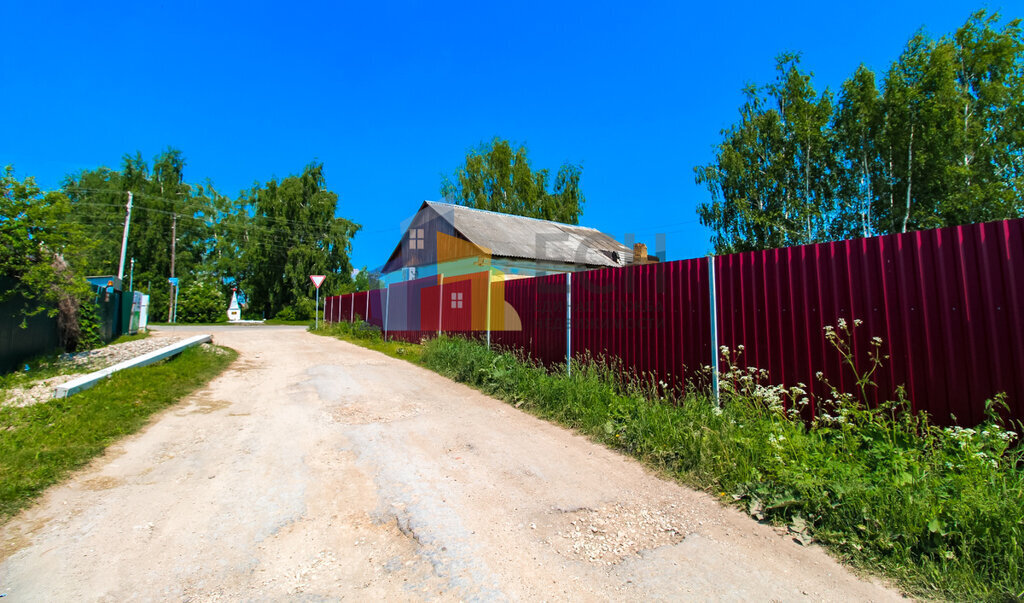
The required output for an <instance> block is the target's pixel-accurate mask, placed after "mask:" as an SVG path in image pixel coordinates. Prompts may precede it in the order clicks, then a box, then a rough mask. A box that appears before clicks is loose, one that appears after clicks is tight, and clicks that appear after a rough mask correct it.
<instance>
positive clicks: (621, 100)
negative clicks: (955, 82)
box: [0, 0, 1024, 267]
mask: <svg viewBox="0 0 1024 603" xmlns="http://www.w3.org/2000/svg"><path fill="white" fill-rule="evenodd" d="M211 4H213V3H206V2H196V1H190V0H184V1H181V2H133V3H129V4H111V3H84V2H66V3H60V2H58V3H54V2H45V1H37V2H10V3H6V6H5V7H4V11H3V13H4V21H5V22H6V25H5V27H4V35H3V36H2V37H0V74H2V84H0V86H2V89H0V116H2V117H3V124H2V126H0V128H2V129H0V165H6V164H14V166H15V168H16V169H17V172H18V174H19V175H20V176H27V175H31V176H35V177H36V179H37V181H38V182H39V183H40V185H42V186H43V187H44V188H54V187H57V186H58V185H59V183H60V181H61V179H62V178H63V176H64V175H65V174H67V173H69V172H76V171H78V170H81V169H86V168H94V167H97V166H100V165H106V166H109V167H118V166H119V165H120V161H121V156H122V155H123V154H124V153H134V152H135V151H136V150H138V151H140V152H142V154H143V156H144V157H145V158H147V160H148V159H151V158H152V157H153V156H154V155H156V154H157V153H159V152H160V151H161V150H162V149H164V148H166V147H167V146H168V145H170V146H174V147H176V148H179V149H181V150H182V151H183V152H184V153H185V156H186V159H187V162H188V164H187V167H186V179H187V180H188V181H190V182H199V181H201V180H204V179H206V178H210V179H212V181H213V182H214V184H215V186H216V187H217V188H218V189H219V190H221V191H222V192H224V193H226V194H229V195H232V196H234V195H235V194H236V193H237V192H238V191H239V190H241V189H243V188H248V187H249V186H251V185H252V184H253V183H254V182H255V181H265V180H267V179H269V178H271V177H275V176H276V177H279V178H280V177H285V176H288V175H289V174H293V173H297V172H299V171H301V170H302V168H303V166H304V165H306V164H307V163H308V162H310V161H312V160H314V159H316V160H319V161H323V162H324V163H325V166H326V171H327V180H328V186H329V187H330V188H331V189H332V190H334V191H335V192H337V193H338V194H339V195H340V197H341V200H340V207H339V215H343V216H346V217H348V218H351V219H353V220H355V221H356V222H358V223H360V224H362V225H363V231H362V232H361V233H360V234H359V235H358V236H357V237H356V239H355V241H354V246H353V264H354V265H355V266H357V267H358V266H362V265H368V266H370V267H374V266H378V265H380V264H382V263H383V262H384V260H386V259H387V255H388V254H389V253H390V251H391V249H392V248H393V247H394V245H395V244H396V243H397V240H398V237H399V235H400V233H399V230H398V229H399V225H400V224H401V222H402V221H403V220H404V219H406V218H408V217H409V216H410V215H411V214H412V213H413V212H415V210H416V209H417V208H418V206H419V204H420V202H421V201H422V200H424V199H437V198H439V196H440V195H439V192H438V191H439V186H440V180H441V175H442V174H443V173H451V172H453V171H454V170H455V168H456V167H457V166H458V165H459V163H460V162H461V161H462V160H463V159H464V157H465V153H466V150H467V149H469V148H470V147H474V146H476V145H477V144H478V143H480V142H481V141H485V140H489V139H491V138H492V137H494V136H501V137H504V138H508V139H510V140H513V141H516V142H522V143H525V144H526V145H527V147H528V149H529V151H530V157H531V161H532V163H533V164H534V166H535V167H538V168H540V167H547V168H550V169H551V170H552V172H554V171H557V168H558V166H559V165H561V163H562V162H564V161H572V162H580V163H582V164H583V166H584V172H583V190H584V193H585V194H586V196H587V204H586V206H585V208H584V213H583V217H582V219H581V223H582V224H584V225H587V226H593V227H595V228H598V229H600V230H603V231H605V232H608V233H610V234H612V235H614V236H615V237H617V238H619V239H620V240H622V239H623V238H624V235H625V234H626V233H635V235H636V238H637V240H638V241H643V242H646V243H648V245H649V246H650V247H652V248H653V246H654V240H655V234H656V233H658V232H663V233H666V239H667V255H668V258H669V259H682V258H688V257H695V256H700V255H703V254H705V253H706V252H707V251H708V249H709V244H708V236H709V233H708V232H707V231H706V230H704V229H703V228H702V227H701V226H700V225H699V224H698V223H697V221H696V214H695V211H694V208H695V206H696V205H697V203H699V202H701V201H703V200H705V199H706V198H707V193H706V192H705V191H704V190H703V189H702V188H701V187H698V186H697V185H696V184H694V180H693V167H694V166H695V165H699V164H702V163H707V162H708V161H710V159H711V157H712V146H713V145H714V144H716V143H717V142H718V141H719V140H720V138H721V137H720V134H719V131H720V130H721V129H723V128H726V127H728V126H729V125H730V124H731V123H732V122H733V121H734V120H735V117H736V115H737V109H738V107H739V105H740V102H741V94H740V89H741V88H742V87H743V85H744V84H745V83H748V82H756V83H763V82H766V81H768V80H769V79H771V78H772V77H773V67H774V57H775V56H776V55H777V54H779V53H780V52H783V51H790V50H792V51H800V52H802V53H803V64H804V66H805V67H806V68H808V69H810V70H812V71H813V72H814V73H815V76H816V77H815V81H816V84H817V86H818V88H819V89H820V88H822V87H824V86H829V87H830V88H832V89H833V90H835V89H837V88H838V86H839V85H840V83H841V82H842V81H843V79H844V78H845V77H847V76H848V75H849V74H850V73H852V72H853V70H854V69H855V68H856V67H857V65H858V64H859V63H862V62H863V63H865V64H866V65H868V66H869V67H871V68H873V69H875V70H876V71H883V70H884V69H885V68H886V67H887V66H888V65H889V63H890V62H891V61H892V60H893V59H895V58H896V56H897V55H898V54H899V52H900V50H901V49H902V47H903V45H904V43H905V42H906V41H907V39H908V38H909V37H910V36H911V34H912V33H913V32H914V31H915V30H917V29H918V28H921V27H923V28H925V29H926V30H927V31H929V32H930V33H932V34H933V35H936V36H938V35H942V34H945V33H951V32H952V31H953V30H955V29H956V27H958V26H959V25H960V24H962V23H963V22H964V21H965V20H966V19H967V17H968V15H969V13H970V12H971V11H972V10H974V9H976V8H980V7H983V6H984V7H987V8H989V9H990V10H992V9H996V10H1000V11H1001V12H1002V13H1003V15H1004V16H1005V17H1016V16H1022V13H1024V11H1022V10H1021V8H1024V7H1022V5H1021V4H1020V3H1016V2H1014V3H1009V2H1004V3H1000V4H987V5H986V4H971V3H963V2H936V1H934V0H933V1H924V2H892V1H890V2H843V3H829V2H790V3H786V4H783V3H776V2H732V3H720V2H709V3H701V4H699V5H697V4H693V5H686V4H683V3H671V2H657V3H647V2H618V3H603V2H579V3H560V4H550V3H543V2H541V3H532V2H523V3H465V4H451V3H437V2H403V3H391V2H385V3H375V2H369V3H358V4H356V3H348V2H341V3H324V4H311V3H305V2H293V3H283V2H276V3H259V2H247V3H239V4H234V5H231V4H227V3H219V4H217V5H216V6H210V5H211Z"/></svg>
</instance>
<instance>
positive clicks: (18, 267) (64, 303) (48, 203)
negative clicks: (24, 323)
mask: <svg viewBox="0 0 1024 603" xmlns="http://www.w3.org/2000/svg"><path fill="white" fill-rule="evenodd" d="M70 211H71V205H70V203H69V202H68V199H67V197H65V196H64V195H63V194H61V193H56V192H50V193H44V192H43V191H42V190H41V189H40V188H39V187H38V186H37V185H36V183H35V180H34V179H33V178H31V177H28V178H25V179H24V180H21V181H19V180H18V179H17V178H16V177H15V172H14V168H13V167H12V166H7V167H5V168H4V170H3V173H2V175H0V216H2V218H0V276H2V277H3V281H4V283H3V286H4V290H3V291H0V301H6V300H9V299H12V298H14V297H18V298H20V299H23V300H24V303H23V305H22V308H21V315H22V317H23V318H24V317H28V316H32V315H35V314H38V313H40V312H47V313H48V314H50V315H51V316H56V317H57V324H58V328H59V330H60V334H61V344H62V345H63V346H64V348H65V349H67V350H74V349H76V348H77V347H78V345H79V343H80V341H81V336H82V331H83V329H85V330H87V329H86V327H85V326H84V325H83V324H82V322H83V318H82V313H81V312H80V308H81V306H82V304H83V303H85V304H88V303H91V294H90V288H89V285H88V283H87V282H86V281H85V280H84V279H83V278H82V276H81V275H80V274H79V273H76V272H75V270H74V269H73V264H75V263H77V261H78V260H79V259H80V256H81V255H82V254H84V253H85V252H86V251H87V250H88V248H89V246H90V241H89V240H88V238H87V237H86V236H85V233H84V232H83V230H82V229H81V228H79V227H78V225H77V224H75V223H74V221H72V220H70V219H69V213H70Z"/></svg>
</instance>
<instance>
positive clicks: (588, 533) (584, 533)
mask: <svg viewBox="0 0 1024 603" xmlns="http://www.w3.org/2000/svg"><path fill="white" fill-rule="evenodd" d="M568 515H569V516H568V517H566V518H565V519H567V520H568V522H567V523H568V525H565V527H564V528H563V529H562V530H559V534H558V535H559V536H561V539H562V540H561V542H560V543H559V542H556V543H555V544H556V549H560V550H559V552H560V553H561V554H563V555H565V556H566V557H569V558H571V559H578V560H580V561H587V562H590V563H594V564H598V565H615V564H617V563H619V562H621V561H622V560H623V559H625V558H626V557H628V556H630V555H636V554H638V553H639V552H640V551H645V550H649V549H654V548H657V547H659V546H664V545H667V544H676V543H678V542H681V541H682V540H683V539H684V538H685V537H686V535H687V534H688V533H690V532H692V531H693V528H694V527H695V526H694V525H693V524H695V523H696V522H695V521H692V519H691V518H685V517H682V516H681V515H682V513H680V512H679V510H677V509H674V508H673V509H665V510H660V509H655V508H650V507H647V506H641V505H622V504H614V505H609V506H606V507H602V508H600V509H580V510H578V511H575V512H573V513H569V514H568Z"/></svg>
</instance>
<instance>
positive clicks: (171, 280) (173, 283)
mask: <svg viewBox="0 0 1024 603" xmlns="http://www.w3.org/2000/svg"><path fill="white" fill-rule="evenodd" d="M167 282H168V283H170V284H172V285H174V286H175V287H177V286H178V277H176V276H175V277H172V278H169V279H167Z"/></svg>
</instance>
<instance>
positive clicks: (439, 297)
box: [437, 274, 444, 337]
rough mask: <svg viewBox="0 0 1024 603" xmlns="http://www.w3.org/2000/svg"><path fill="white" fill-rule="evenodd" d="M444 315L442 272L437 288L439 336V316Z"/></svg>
mask: <svg viewBox="0 0 1024 603" xmlns="http://www.w3.org/2000/svg"><path fill="white" fill-rule="evenodd" d="M442 316H444V274H441V283H440V284H439V285H438V288H437V336H438V337H440V336H441V317H442Z"/></svg>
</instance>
